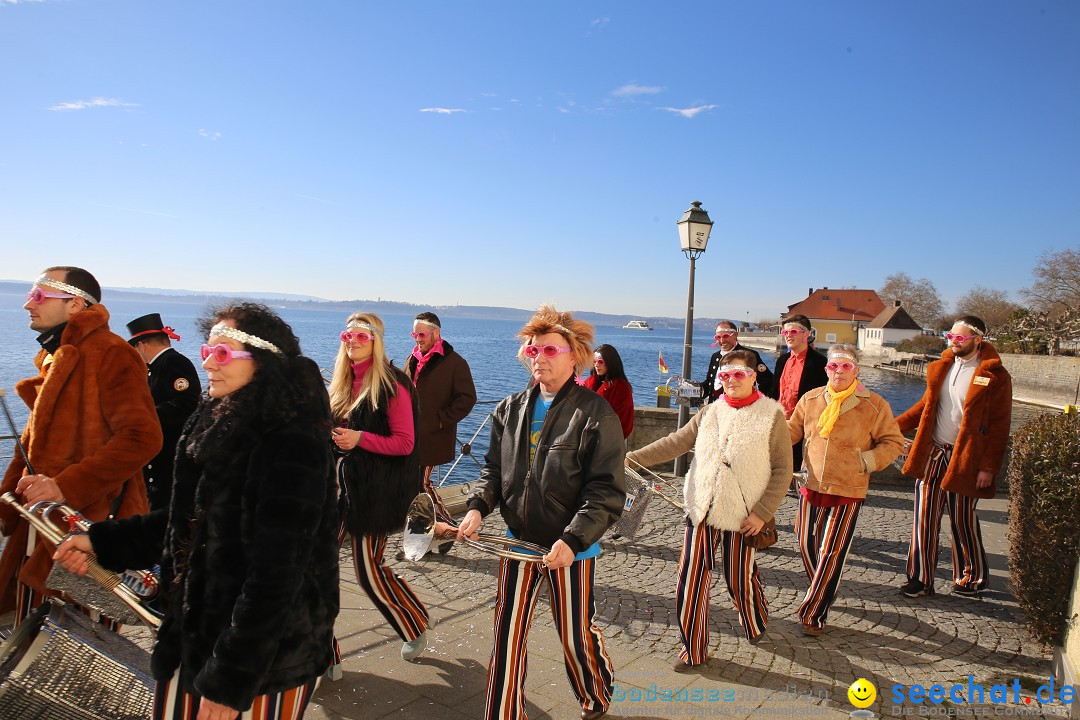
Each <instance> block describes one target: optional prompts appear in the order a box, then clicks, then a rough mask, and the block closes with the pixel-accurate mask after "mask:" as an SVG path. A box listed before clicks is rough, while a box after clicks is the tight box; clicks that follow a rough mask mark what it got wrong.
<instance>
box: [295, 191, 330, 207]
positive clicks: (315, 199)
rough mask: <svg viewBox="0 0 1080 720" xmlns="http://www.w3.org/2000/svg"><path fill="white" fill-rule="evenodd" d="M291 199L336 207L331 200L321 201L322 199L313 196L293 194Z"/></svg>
mask: <svg viewBox="0 0 1080 720" xmlns="http://www.w3.org/2000/svg"><path fill="white" fill-rule="evenodd" d="M293 197H298V198H304V199H305V200H314V201H315V202H321V203H326V204H327V205H337V203H336V202H334V201H332V200H323V199H322V198H317V197H314V196H313V195H301V194H300V193H293Z"/></svg>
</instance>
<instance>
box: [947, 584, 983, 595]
mask: <svg viewBox="0 0 1080 720" xmlns="http://www.w3.org/2000/svg"><path fill="white" fill-rule="evenodd" d="M952 591H953V594H954V595H962V596H964V597H971V598H973V597H979V593H981V592H982V590H979V589H978V588H973V587H967V586H966V585H953V586H952Z"/></svg>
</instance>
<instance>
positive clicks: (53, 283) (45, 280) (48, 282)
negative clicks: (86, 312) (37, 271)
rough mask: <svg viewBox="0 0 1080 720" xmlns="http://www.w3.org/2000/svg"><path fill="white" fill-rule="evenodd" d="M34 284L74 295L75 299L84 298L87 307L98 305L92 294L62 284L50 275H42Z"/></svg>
mask: <svg viewBox="0 0 1080 720" xmlns="http://www.w3.org/2000/svg"><path fill="white" fill-rule="evenodd" d="M34 284H35V285H44V286H45V287H51V288H52V289H53V290H59V291H61V292H66V293H67V294H68V295H74V296H75V297H80V298H82V299H83V300H85V301H86V304H87V305H95V304H97V300H96V299H94V296H93V295H91V294H90V293H88V292H86V291H85V290H83V289H81V288H77V287H75V286H74V285H68V284H67V283H66V282H61V281H59V280H53V279H52V278H51V277H49V276H48V275H42V276H41V277H39V278H38V279H37V280H35V281H34Z"/></svg>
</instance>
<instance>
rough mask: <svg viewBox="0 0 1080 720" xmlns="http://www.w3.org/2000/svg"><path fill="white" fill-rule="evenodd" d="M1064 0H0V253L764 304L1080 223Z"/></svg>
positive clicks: (401, 295)
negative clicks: (689, 282)
mask: <svg viewBox="0 0 1080 720" xmlns="http://www.w3.org/2000/svg"><path fill="white" fill-rule="evenodd" d="M1078 32H1080V3H1077V2H1074V1H1073V0H1050V1H1047V2H1034V1H1032V2H1020V1H1019V0H1015V1H1012V2H995V1H992V0H990V1H988V0H979V1H977V2H964V1H952V0H950V1H949V2H930V1H923V2H919V1H907V0H905V1H903V2H900V1H899V0H896V1H889V0H877V1H873V2H871V1H868V0H858V1H851V2H842V1H825V0H822V1H819V2H806V1H805V0H799V1H798V2H796V1H791V2H780V1H767V0H758V1H754V2H749V1H747V2H737V3H736V2H702V3H678V2H666V3H659V2H632V1H628V0H622V1H620V2H549V3H539V2H505V1H504V2H465V1H461V2H446V1H445V0H441V1H438V2H434V1H433V2H359V1H357V2H344V1H342V2H319V1H317V0H312V1H311V2H304V3H298V2H277V1H275V0H259V1H258V2H254V1H244V0H228V1H221V0H219V1H217V2H168V1H160V2H147V1H143V0H138V1H137V0H40V1H33V0H18V2H13V0H0V65H2V67H3V68H4V72H3V74H2V76H0V243H2V247H3V261H2V264H0V278H5V279H25V278H32V277H34V276H35V275H36V273H37V271H38V270H40V269H41V268H42V267H44V266H46V265H51V264H76V265H82V266H84V267H86V268H88V269H90V270H91V271H93V272H94V273H95V274H96V275H97V276H98V277H99V279H100V280H101V281H102V283H103V284H105V285H110V286H152V287H164V288H185V289H192V290H226V291H228V290H232V291H273V292H291V293H301V294H309V295H317V296H320V297H326V298H330V299H349V298H378V297H381V298H383V299H394V300H402V301H407V302H415V303H430V304H433V305H443V304H454V303H462V304H485V305H507V306H514V307H534V306H536V305H538V304H539V303H541V302H547V301H553V302H555V303H556V304H557V305H558V306H560V307H564V308H568V309H572V308H579V309H588V310H596V311H603V312H615V313H628V314H640V315H672V316H681V315H682V314H683V312H684V309H685V304H686V279H687V277H686V276H687V271H688V262H687V260H686V259H685V258H684V257H683V256H682V254H681V253H680V252H679V250H678V239H677V234H676V229H675V221H676V220H677V219H678V218H679V217H680V215H681V214H682V212H683V211H684V210H685V209H686V208H687V207H688V206H689V203H690V201H691V200H700V201H702V203H703V206H704V207H705V208H706V209H707V210H708V211H709V213H710V215H711V217H712V219H713V221H714V222H715V225H714V230H713V235H712V239H711V241H710V245H709V249H708V250H707V252H706V253H705V254H704V256H702V257H701V258H700V259H699V261H698V273H697V297H696V314H697V315H699V316H705V315H709V316H729V317H736V318H742V317H744V316H745V315H746V313H749V315H750V317H751V319H756V318H758V317H765V316H775V315H777V314H778V313H779V312H780V311H782V310H783V309H784V308H785V307H786V306H787V305H788V304H791V303H794V302H797V301H798V300H801V299H803V298H804V297H805V294H806V291H807V288H809V287H821V286H830V287H841V286H856V287H870V288H876V287H879V286H880V285H881V282H882V279H883V278H884V277H885V276H886V275H888V274H890V273H892V272H896V271H900V270H902V271H905V272H907V273H908V274H909V275H911V276H912V277H915V278H918V277H923V276H925V277H928V278H929V279H930V280H932V281H933V282H934V283H935V284H936V285H937V287H938V289H939V290H940V291H941V293H942V295H943V296H944V297H945V298H946V299H947V300H952V299H955V298H957V297H959V296H960V295H962V294H964V293H965V292H966V291H967V290H968V289H970V288H971V287H972V286H973V285H975V284H982V285H984V286H987V287H993V288H1001V289H1004V290H1006V291H1008V292H1010V293H1012V294H1013V296H1014V299H1019V298H1017V297H1016V295H1015V291H1016V290H1018V289H1019V288H1021V287H1024V286H1026V285H1028V284H1030V282H1031V276H1030V271H1031V268H1032V266H1033V265H1034V263H1035V261H1036V259H1037V258H1038V256H1039V254H1040V253H1042V252H1044V251H1046V250H1063V249H1066V248H1075V247H1077V246H1078V245H1080V238H1078V228H1080V141H1078V131H1080V43H1077V42H1076V40H1075V38H1076V37H1077V35H1078Z"/></svg>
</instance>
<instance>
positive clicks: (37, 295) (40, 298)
mask: <svg viewBox="0 0 1080 720" xmlns="http://www.w3.org/2000/svg"><path fill="white" fill-rule="evenodd" d="M73 297H75V296H74V295H68V294H67V293H54V292H46V291H44V290H42V289H41V288H39V287H38V288H34V289H33V290H31V291H30V292H28V293H26V299H27V300H31V301H33V303H34V304H35V305H40V304H41V303H43V302H45V300H46V299H48V298H57V299H59V300H70V299H71V298H73Z"/></svg>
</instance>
